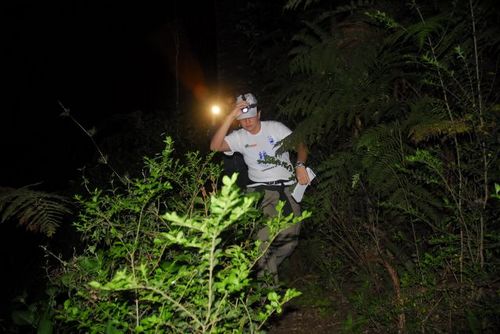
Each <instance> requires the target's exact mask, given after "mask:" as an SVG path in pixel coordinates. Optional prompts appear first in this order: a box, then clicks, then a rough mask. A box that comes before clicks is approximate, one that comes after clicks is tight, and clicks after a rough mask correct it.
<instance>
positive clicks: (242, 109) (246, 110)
mask: <svg viewBox="0 0 500 334" xmlns="http://www.w3.org/2000/svg"><path fill="white" fill-rule="evenodd" d="M255 107H257V105H256V104H250V105H248V106H246V107H243V108H241V112H242V113H243V114H246V113H247V112H249V111H250V109H251V108H255Z"/></svg>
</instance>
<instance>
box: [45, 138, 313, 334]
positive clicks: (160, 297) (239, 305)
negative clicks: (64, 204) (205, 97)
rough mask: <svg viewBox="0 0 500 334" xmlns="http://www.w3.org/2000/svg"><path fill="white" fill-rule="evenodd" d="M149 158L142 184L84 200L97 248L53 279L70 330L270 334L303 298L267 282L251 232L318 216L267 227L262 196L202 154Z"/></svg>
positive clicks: (84, 225)
mask: <svg viewBox="0 0 500 334" xmlns="http://www.w3.org/2000/svg"><path fill="white" fill-rule="evenodd" d="M172 145H173V144H172V142H171V141H170V140H167V141H166V148H165V150H164V151H163V152H162V154H161V155H160V156H158V157H157V158H155V159H146V167H147V168H146V170H145V172H144V176H143V178H142V179H134V180H130V181H129V184H128V187H127V188H126V189H115V188H113V189H111V190H110V191H102V190H96V191H94V192H93V193H92V194H91V196H90V197H88V198H83V197H82V196H80V197H79V200H80V201H81V203H82V206H83V208H84V210H83V211H82V213H81V215H80V217H79V219H78V220H77V221H76V222H75V226H76V227H77V229H78V230H79V231H80V232H81V233H82V236H83V238H84V240H85V242H86V244H87V246H86V248H85V250H84V251H83V253H82V254H80V255H77V256H75V257H74V258H72V259H71V260H70V261H67V262H65V263H64V265H63V267H62V268H60V269H59V271H58V272H57V274H54V276H53V277H52V280H53V283H54V284H57V285H58V286H59V288H60V289H61V291H66V292H65V293H64V294H65V296H66V297H65V301H64V303H63V304H62V305H59V307H58V311H57V319H58V321H59V326H60V327H61V328H66V329H67V330H68V331H71V332H75V331H80V332H90V333H102V332H106V333H107V332H109V333H113V332H129V331H131V332H138V333H149V332H160V333H171V332H175V333H177V332H178V333H209V332H210V333H228V332H230V333H260V332H262V331H263V330H264V325H265V323H266V321H267V320H268V319H269V317H270V316H271V315H272V314H274V313H280V312H281V311H282V306H283V304H285V303H286V302H287V301H289V300H290V299H292V298H294V297H295V296H298V295H299V292H297V291H295V290H293V289H290V290H286V291H284V292H283V293H282V292H279V291H276V290H274V289H273V288H267V287H266V286H264V285H261V284H260V283H258V281H256V279H255V278H254V273H253V269H254V267H255V264H256V262H257V260H258V259H259V257H261V256H262V255H263V253H264V252H265V249H262V247H261V244H260V242H259V241H254V240H253V239H252V238H251V237H250V235H251V229H252V228H255V227H256V226H261V225H262V224H266V225H267V226H268V227H269V229H270V231H271V235H272V236H273V238H274V237H275V236H276V234H277V233H278V232H279V231H281V230H282V229H284V228H287V227H289V226H290V225H291V224H295V223H297V222H299V221H300V220H303V219H305V218H307V217H308V216H309V214H308V213H307V212H305V213H304V214H303V215H302V216H301V217H294V216H293V215H289V216H286V217H285V216H282V215H281V210H282V207H283V203H281V204H280V205H279V206H278V208H277V209H278V211H279V214H278V216H276V217H274V218H272V219H267V220H265V219H264V217H263V216H262V215H261V213H260V212H259V211H258V210H257V209H256V205H257V201H258V200H259V198H258V195H256V194H248V195H243V194H241V193H240V190H239V189H238V188H237V186H236V185H235V183H236V175H233V176H232V177H231V178H229V177H224V178H223V180H222V182H223V187H222V189H221V190H220V191H219V190H218V189H217V184H218V175H220V167H219V166H217V165H213V164H212V163H211V162H210V156H209V157H207V158H206V159H205V160H202V158H201V157H200V156H199V155H198V154H193V153H188V154H187V155H186V158H185V160H184V161H178V160H174V159H173V158H172V152H173V146H172Z"/></svg>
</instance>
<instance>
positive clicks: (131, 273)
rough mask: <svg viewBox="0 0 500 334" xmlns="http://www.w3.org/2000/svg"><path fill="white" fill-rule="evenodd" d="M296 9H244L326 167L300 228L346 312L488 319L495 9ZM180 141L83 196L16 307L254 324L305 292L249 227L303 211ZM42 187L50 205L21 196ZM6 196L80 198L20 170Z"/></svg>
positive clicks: (434, 324) (264, 81) (494, 244)
mask: <svg viewBox="0 0 500 334" xmlns="http://www.w3.org/2000/svg"><path fill="white" fill-rule="evenodd" d="M337 3H338V2H337ZM285 9H286V10H285V11H284V12H282V10H283V8H281V6H277V5H276V4H264V2H262V3H260V4H258V5H256V4H252V3H249V4H248V7H247V8H243V9H241V10H244V12H245V21H242V24H241V26H239V29H241V31H242V33H243V35H244V36H246V37H247V38H248V40H249V43H250V45H251V48H250V56H251V59H252V61H253V63H254V65H255V73H254V77H257V78H259V82H260V84H261V85H262V86H261V87H259V88H257V87H256V89H255V90H254V92H255V93H256V94H257V95H258V96H262V98H261V99H260V100H261V101H262V102H263V104H264V105H276V106H277V109H276V114H275V116H276V117H277V118H280V119H282V120H283V121H285V122H287V123H288V124H289V125H290V126H291V127H293V128H294V129H296V130H295V132H294V134H293V135H292V136H291V137H290V138H289V141H288V142H287V143H286V144H287V145H290V146H292V145H294V144H295V143H296V142H298V141H304V142H306V143H307V144H308V146H309V148H310V159H309V164H310V165H311V166H312V167H313V168H314V169H315V171H316V172H317V175H318V177H317V180H319V182H317V183H315V184H314V185H313V187H311V188H310V190H308V191H309V192H308V196H306V199H305V203H304V207H305V208H306V209H308V210H309V211H311V212H312V215H311V217H310V218H309V219H308V220H307V223H306V224H305V225H304V227H305V228H304V232H303V233H302V237H303V244H313V245H315V247H314V248H313V249H311V250H310V251H311V252H314V254H313V255H311V254H309V255H307V256H306V255H304V257H307V259H314V263H313V265H314V269H315V270H316V271H317V272H318V273H319V274H320V275H319V278H318V280H317V281H316V282H314V283H315V284H320V285H321V286H322V287H326V288H328V290H329V291H332V293H333V294H335V295H337V296H342V297H343V298H345V299H346V300H348V302H349V305H350V307H351V312H350V314H349V316H348V317H347V318H346V319H343V320H344V323H345V325H344V330H345V331H346V332H375V333H378V332H380V333H386V332H408V333H413V332H422V333H426V332H430V333H434V332H447V333H448V332H472V333H480V332H495V329H496V328H498V327H500V286H499V285H498V284H499V282H498V277H499V275H500V272H499V262H498V261H499V255H500V254H499V252H500V237H499V236H500V226H499V223H498V221H500V209H499V201H500V186H499V184H500V165H499V162H498V152H499V148H500V145H499V140H498V139H499V138H498V121H499V111H500V105H499V103H498V98H499V92H500V90H499V89H498V88H499V85H498V82H497V72H498V69H497V67H498V64H499V60H500V58H499V57H498V56H499V51H500V50H499V47H500V38H499V37H498V36H500V34H499V29H498V28H499V27H498V26H495V25H494V23H495V22H498V14H497V13H496V12H495V11H494V10H491V9H492V7H491V6H489V2H488V1H471V0H469V1H442V2H439V4H438V3H435V2H433V1H418V2H416V1H410V2H409V3H405V2H400V1H363V0H362V1H357V2H347V1H346V2H345V5H335V6H333V5H332V4H331V3H330V2H328V1H319V0H290V1H288V3H287V4H286V7H285ZM279 16H283V17H284V18H283V20H280V19H276V18H277V17H279ZM290 17H294V18H295V19H296V20H293V22H291V21H290V20H289V18H290ZM299 19H300V20H299ZM264 21H267V25H258V23H259V22H264ZM283 22H286V23H287V24H289V26H287V27H283V26H281V25H280V24H283ZM283 50H288V51H289V52H287V53H285V52H283ZM277 65H279V66H277ZM259 89H260V90H259ZM172 152H173V146H172V143H171V141H167V142H166V148H165V149H164V151H163V153H162V154H160V155H158V156H156V157H155V158H151V159H146V168H145V169H144V173H143V175H142V176H141V177H138V178H133V179H131V178H124V179H121V180H116V179H115V183H114V184H113V183H112V184H110V185H108V186H106V187H107V188H103V189H100V190H95V191H94V190H89V192H88V194H86V195H80V196H79V197H78V198H79V203H80V215H79V217H78V218H75V219H74V222H73V225H74V226H75V228H76V229H77V230H78V233H79V235H81V238H82V246H81V247H80V249H78V252H77V253H76V254H74V255H72V256H70V257H68V258H60V257H58V256H55V257H54V256H52V255H53V254H52V255H51V256H50V258H51V259H53V260H52V261H49V262H48V263H49V265H48V267H47V269H48V271H47V272H48V277H49V278H50V279H49V283H48V287H47V293H48V296H49V297H48V298H47V299H44V300H42V301H39V302H36V303H33V304H31V305H29V309H28V310H23V311H22V312H24V313H22V315H23V316H22V317H21V315H20V314H21V313H20V312H18V313H16V314H17V317H18V323H19V324H21V323H24V324H31V325H33V326H34V327H38V328H39V330H42V332H45V333H49V332H51V331H52V330H53V328H54V326H56V328H57V329H59V330H60V331H63V332H64V331H66V332H78V331H81V332H99V333H101V332H106V333H114V332H122V331H137V332H156V331H158V332H180V333H186V332H189V333H191V332H193V333H195V332H221V333H224V332H233V331H234V332H245V333H247V332H258V331H260V330H264V329H265V328H266V327H265V323H266V321H267V320H268V319H269V317H270V315H271V314H272V313H274V312H276V311H280V309H281V306H282V305H283V303H285V302H287V301H288V300H290V299H291V298H293V297H294V296H296V295H298V293H297V292H296V291H294V290H293V289H292V290H286V289H274V288H269V287H267V286H266V285H265V284H263V283H264V282H260V281H259V280H256V279H255V277H253V274H252V266H253V263H254V262H255V260H256V259H257V258H258V257H259V256H260V254H261V252H262V247H261V245H259V244H255V243H254V242H253V241H251V240H252V239H251V238H249V236H250V235H251V232H252V230H253V229H254V228H255V226H256V225H258V224H264V223H266V224H271V225H272V226H274V230H275V231H277V230H279V229H280V228H282V227H283V226H286V225H287V224H290V223H293V222H292V219H291V217H281V216H280V217H278V218H277V219H275V220H271V221H265V220H264V219H263V217H261V216H260V214H259V213H258V211H257V210H255V206H256V202H257V201H258V198H255V197H252V196H250V197H248V196H241V193H239V190H238V189H237V187H235V185H234V183H235V179H234V178H228V177H226V178H225V179H224V181H223V182H222V183H223V184H224V185H223V186H222V188H221V189H220V186H221V179H220V175H221V174H220V173H221V170H220V167H219V166H218V165H217V164H214V163H213V162H212V160H211V159H212V157H211V156H208V157H203V156H201V155H200V154H196V153H188V154H186V155H185V158H184V159H181V160H178V159H175V158H174V157H173V156H172ZM108 188H109V189H108ZM32 203H39V204H40V206H38V207H37V210H38V211H37V210H35V211H32V210H31V211H30V210H28V211H26V210H27V209H26V208H29V207H32ZM0 204H1V205H3V207H2V208H3V211H2V212H3V213H2V219H9V218H12V217H17V218H18V219H20V220H21V218H22V221H23V222H26V223H28V220H31V225H30V226H31V228H32V229H34V230H40V231H42V232H45V233H47V234H51V233H54V231H55V230H56V229H57V228H58V227H59V221H58V218H59V217H61V216H62V215H63V214H66V213H67V210H68V207H67V206H66V205H67V202H66V200H64V199H62V198H59V197H57V196H52V195H50V194H40V193H38V192H31V191H29V190H27V189H22V190H17V191H15V192H9V193H8V196H7V195H5V196H4V197H2V200H1V201H0ZM173 212H176V213H173ZM16 215H17V216H16ZM307 216H308V214H306V215H304V216H303V217H302V218H301V219H303V218H305V217H307ZM236 226H238V228H236ZM301 251H302V252H303V251H304V249H301ZM306 251H307V249H306ZM47 252H48V254H51V253H50V249H48V250H47ZM54 259H57V260H56V261H54ZM167 286H168V287H169V288H168V289H166V288H165V287H167ZM325 290H326V289H323V290H322V292H323V293H324V292H325ZM21 318H22V319H21Z"/></svg>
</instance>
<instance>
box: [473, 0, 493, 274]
mask: <svg viewBox="0 0 500 334" xmlns="http://www.w3.org/2000/svg"><path fill="white" fill-rule="evenodd" d="M469 7H470V15H471V19H472V20H471V25H472V40H473V42H474V61H475V65H476V84H477V108H478V111H479V124H480V126H481V130H480V131H483V127H484V119H483V101H482V99H483V98H482V93H481V77H480V74H479V53H478V51H477V34H476V19H475V16H474V7H473V5H472V0H469ZM481 150H482V156H483V188H484V197H483V201H482V204H483V210H484V209H485V208H486V203H487V202H488V197H489V190H488V159H487V154H486V144H485V142H484V140H483V139H481ZM483 253H484V217H483V213H482V212H481V219H480V236H479V262H480V265H481V268H483V266H484V254H483Z"/></svg>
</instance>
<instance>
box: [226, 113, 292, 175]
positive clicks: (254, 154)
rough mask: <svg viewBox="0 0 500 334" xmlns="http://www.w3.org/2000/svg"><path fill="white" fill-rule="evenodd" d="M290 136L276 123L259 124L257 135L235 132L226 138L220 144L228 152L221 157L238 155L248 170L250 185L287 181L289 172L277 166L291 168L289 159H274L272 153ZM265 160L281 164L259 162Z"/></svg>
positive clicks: (287, 131)
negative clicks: (253, 183)
mask: <svg viewBox="0 0 500 334" xmlns="http://www.w3.org/2000/svg"><path fill="white" fill-rule="evenodd" d="M291 133H292V131H291V130H290V129H289V128H288V127H286V126H285V125H284V124H282V123H280V122H276V121H262V122H260V131H259V132H258V133H257V134H251V133H250V132H248V131H247V130H245V129H238V130H235V131H233V132H231V133H230V134H229V135H227V136H226V137H225V138H224V140H225V141H226V143H227V144H228V146H229V148H230V149H231V151H228V152H224V153H225V154H227V155H233V153H234V152H239V153H241V154H242V155H243V159H244V160H245V163H246V165H247V167H248V177H249V178H250V180H252V181H254V182H272V181H277V180H290V179H291V178H292V176H293V174H292V172H291V171H290V170H288V169H287V168H285V167H283V166H282V165H281V164H286V165H287V166H288V167H289V168H291V167H292V164H291V162H290V155H289V154H288V152H284V153H282V154H281V155H279V156H278V155H277V154H276V151H277V150H278V148H279V147H280V145H277V143H278V142H280V141H281V140H283V139H284V138H286V137H287V136H288V135H290V134H291ZM267 156H269V157H273V158H275V159H278V160H280V162H281V163H280V164H279V165H276V164H273V163H264V162H262V160H264V159H265V158H266V157H267Z"/></svg>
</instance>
